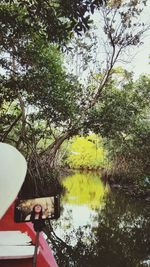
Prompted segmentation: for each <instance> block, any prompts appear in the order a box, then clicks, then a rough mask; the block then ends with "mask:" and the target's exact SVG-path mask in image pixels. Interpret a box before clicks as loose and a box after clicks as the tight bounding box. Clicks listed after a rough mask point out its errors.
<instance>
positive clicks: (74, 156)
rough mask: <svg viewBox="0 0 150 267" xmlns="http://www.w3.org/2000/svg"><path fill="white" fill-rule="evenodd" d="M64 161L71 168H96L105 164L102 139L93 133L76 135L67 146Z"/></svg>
mask: <svg viewBox="0 0 150 267" xmlns="http://www.w3.org/2000/svg"><path fill="white" fill-rule="evenodd" d="M69 151H70V153H69V155H68V158H67V160H66V162H67V163H68V164H69V166H70V167H73V168H89V169H90V168H91V169H92V168H93V169H94V168H97V167H104V166H105V165H106V152H105V150H104V147H103V143H102V139H101V138H99V137H98V136H97V135H95V134H90V135H88V136H86V137H84V136H76V137H74V138H73V140H72V141H71V144H70V146H69Z"/></svg>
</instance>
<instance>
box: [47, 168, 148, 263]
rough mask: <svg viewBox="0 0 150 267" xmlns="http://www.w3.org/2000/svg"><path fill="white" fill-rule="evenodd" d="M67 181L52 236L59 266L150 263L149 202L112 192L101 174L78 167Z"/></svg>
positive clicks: (64, 181)
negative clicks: (77, 171)
mask: <svg viewBox="0 0 150 267" xmlns="http://www.w3.org/2000/svg"><path fill="white" fill-rule="evenodd" d="M62 183H63V185H64V187H65V189H66V193H65V195H64V196H63V198H62V201H61V202H62V211H61V217H60V219H59V220H58V221H57V222H54V223H53V227H54V229H55V234H56V235H55V236H53V238H52V241H51V242H52V244H51V245H52V246H53V249H54V251H55V257H56V260H57V262H58V266H59V267H71V266H73V267H142V266H143V267H144V266H150V264H149V260H150V239H149V230H150V220H149V219H150V214H149V206H148V204H146V203H145V202H144V201H143V202H141V201H137V200H136V201H135V200H132V199H127V198H125V197H124V196H123V195H122V194H118V193H114V192H111V190H110V188H109V186H108V185H104V184H103V183H102V181H101V179H100V177H99V176H98V175H97V174H92V173H75V174H74V175H71V176H68V177H66V178H65V179H63V182H62ZM148 264H149V265H148Z"/></svg>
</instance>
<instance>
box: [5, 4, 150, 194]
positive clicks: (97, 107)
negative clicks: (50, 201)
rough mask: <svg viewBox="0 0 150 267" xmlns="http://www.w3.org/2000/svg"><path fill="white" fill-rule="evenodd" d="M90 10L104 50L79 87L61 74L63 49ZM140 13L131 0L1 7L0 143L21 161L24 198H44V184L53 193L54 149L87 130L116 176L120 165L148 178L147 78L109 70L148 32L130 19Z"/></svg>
mask: <svg viewBox="0 0 150 267" xmlns="http://www.w3.org/2000/svg"><path fill="white" fill-rule="evenodd" d="M106 2H107V1H106ZM142 3H144V4H145V3H146V2H145V1H142ZM142 3H141V4H142ZM95 10H98V12H101V23H102V27H103V34H104V36H105V40H106V42H105V47H104V50H105V51H107V52H106V58H105V61H104V62H103V65H102V67H101V66H100V68H99V69H98V70H97V73H96V74H95V73H93V74H92V76H89V79H88V83H86V84H83V83H81V82H79V79H78V77H76V76H74V75H73V74H70V73H69V72H68V71H67V69H65V67H64V65H63V62H64V51H65V50H66V51H67V52H68V53H69V45H70V40H72V39H71V38H73V37H74V36H76V34H78V35H82V36H83V35H84V31H87V30H88V28H89V26H90V23H91V25H92V22H91V21H90V15H91V13H93V12H94V11H95ZM141 11H142V10H141V5H140V6H139V4H138V2H137V1H131V2H127V3H126V2H125V3H124V2H122V1H109V2H108V3H105V2H104V1H80V0H79V1H44V3H43V1H36V0H35V1H19V0H17V1H1V3H0V17H1V43H0V47H1V59H0V61H1V66H2V71H1V75H0V80H1V96H0V104H1V129H0V138H1V141H2V142H7V143H11V144H13V145H15V146H16V147H17V148H18V149H19V150H20V151H22V153H23V154H24V155H25V157H26V159H27V161H28V175H27V179H26V185H24V189H23V194H24V195H26V192H27V191H28V194H30V192H29V191H31V193H33V192H34V194H36V195H38V194H39V193H40V194H44V193H43V192H45V190H46V189H47V188H48V187H47V185H48V184H49V183H50V182H51V181H52V182H53V183H54V182H55V185H56V187H55V186H54V187H53V188H55V189H54V191H55V192H56V190H58V188H57V183H56V179H55V177H56V175H55V172H54V167H55V166H56V164H57V156H58V151H59V149H60V146H61V145H62V144H63V143H64V141H65V140H68V139H70V138H71V137H73V136H75V135H77V134H79V135H80V134H81V133H83V134H84V135H87V134H89V132H91V131H92V132H94V133H96V134H99V135H101V136H102V137H105V140H107V142H106V143H107V146H108V148H109V150H110V152H111V157H112V159H113V160H114V162H115V169H118V172H121V171H122V169H121V168H120V165H121V167H122V166H123V170H125V172H126V173H129V172H130V171H131V170H132V169H133V170H135V172H134V173H135V176H138V177H139V176H140V177H141V174H143V173H146V175H149V171H150V169H149V158H148V148H149V138H150V127H149V117H148V116H149V97H150V95H149V84H150V79H149V77H146V76H142V77H141V78H140V79H139V80H138V81H136V82H135V81H133V78H132V75H131V74H130V73H128V72H127V71H126V70H122V69H121V70H120V69H119V70H118V69H115V64H116V63H117V60H120V59H121V58H122V56H123V54H124V52H125V51H126V49H129V48H132V47H136V46H138V45H139V44H140V42H141V37H142V34H143V33H144V32H145V30H146V29H147V26H146V25H144V24H143V23H142V22H141V23H139V22H136V21H135V18H136V17H138V16H140V13H141ZM72 36H73V37H72ZM78 38H79V37H78ZM80 48H81V49H82V47H80ZM85 50H86V49H85ZM86 53H88V50H87V51H86ZM86 60H87V59H86ZM93 164H97V163H93ZM125 166H126V167H125ZM136 170H137V172H136ZM136 174H138V175H136ZM29 189H31V190H29Z"/></svg>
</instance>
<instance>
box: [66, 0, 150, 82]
mask: <svg viewBox="0 0 150 267" xmlns="http://www.w3.org/2000/svg"><path fill="white" fill-rule="evenodd" d="M140 1H141V0H140ZM92 19H93V21H94V25H95V27H96V28H97V29H95V30H92V29H91V33H92V31H93V32H94V33H95V34H96V36H97V47H98V49H97V51H96V53H95V54H94V50H93V51H92V48H91V50H90V52H88V53H89V55H92V58H93V59H92V60H91V62H90V63H88V65H87V69H86V70H83V68H84V65H83V66H82V56H77V55H72V58H71V57H70V58H69V60H68V62H69V63H68V66H67V64H66V66H67V69H68V70H70V72H71V73H73V74H75V75H77V76H78V77H79V79H80V81H81V82H83V83H84V84H85V83H86V82H87V80H88V76H89V74H90V73H97V72H99V69H98V68H99V66H104V64H105V63H104V59H105V50H104V45H103V40H104V41H105V40H106V39H105V35H104V31H103V29H102V18H101V17H100V12H99V11H97V12H95V13H94V15H93V16H92ZM138 20H139V22H145V24H146V25H150V0H148V1H147V6H146V7H145V8H144V10H143V12H142V14H141V16H140V17H138ZM77 38H78V37H77ZM84 40H85V42H86V43H87V44H90V42H91V43H92V40H93V43H94V38H93V39H92V40H91V39H87V38H86V37H85V39H84ZM142 43H143V44H141V45H140V46H139V47H137V45H136V46H134V47H132V49H130V50H129V49H127V50H129V51H127V52H126V54H124V55H123V56H122V59H124V61H125V63H123V62H121V61H119V62H117V64H116V66H122V67H123V68H125V69H126V70H128V71H130V72H133V73H134V79H137V78H138V77H139V76H140V75H141V74H150V64H149V63H150V58H149V56H150V30H149V31H147V32H146V33H145V34H144V35H143V36H142ZM94 59H96V60H97V64H95V63H93V62H94Z"/></svg>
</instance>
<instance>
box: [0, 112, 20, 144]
mask: <svg viewBox="0 0 150 267" xmlns="http://www.w3.org/2000/svg"><path fill="white" fill-rule="evenodd" d="M21 117H22V112H21V113H20V114H19V115H18V117H17V118H16V119H15V120H14V122H13V123H12V124H11V125H10V127H9V129H8V130H7V131H6V132H5V133H4V135H3V137H2V139H1V141H2V142H4V141H5V139H6V138H7V136H8V134H9V133H10V132H11V130H12V129H13V127H14V126H15V125H16V123H17V122H18V121H19V120H20V118H21Z"/></svg>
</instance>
